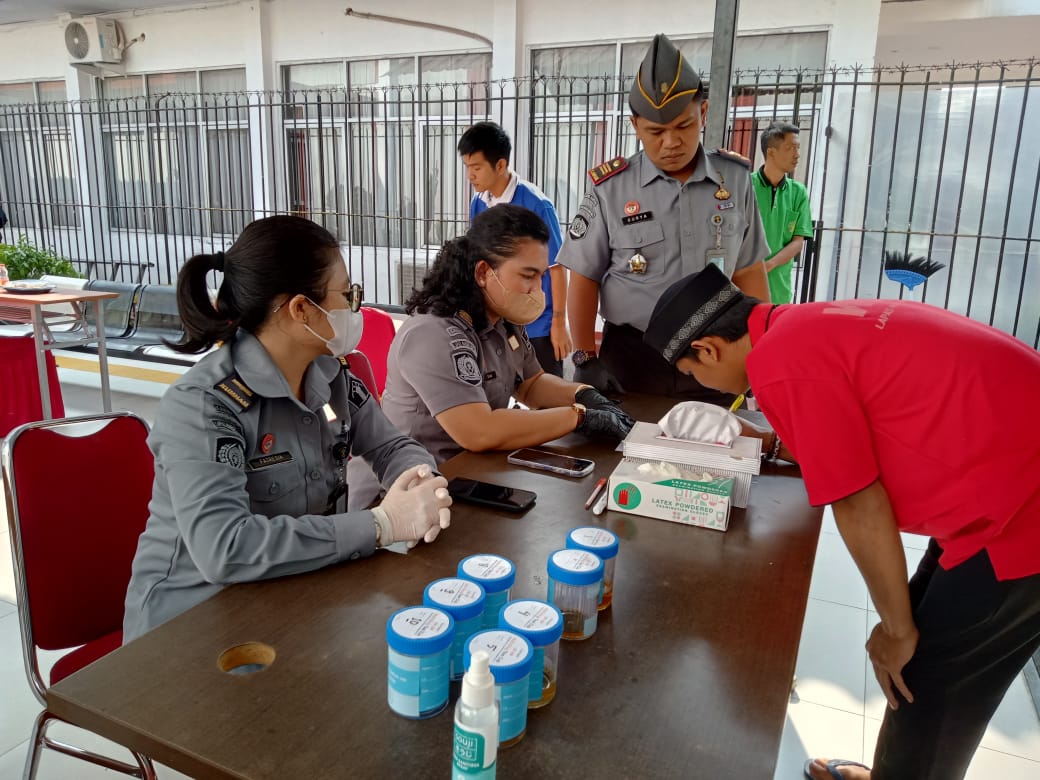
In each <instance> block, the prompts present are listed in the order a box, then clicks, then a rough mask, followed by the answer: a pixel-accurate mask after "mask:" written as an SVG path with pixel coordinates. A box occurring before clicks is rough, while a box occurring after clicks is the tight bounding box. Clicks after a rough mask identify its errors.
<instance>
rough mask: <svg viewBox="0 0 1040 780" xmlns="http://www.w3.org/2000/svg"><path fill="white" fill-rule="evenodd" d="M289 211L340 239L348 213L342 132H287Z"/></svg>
mask: <svg viewBox="0 0 1040 780" xmlns="http://www.w3.org/2000/svg"><path fill="white" fill-rule="evenodd" d="M286 142H287V145H286V154H287V159H286V164H287V166H288V175H289V210H290V211H291V212H292V213H293V214H299V215H300V216H302V217H307V218H308V219H312V220H314V221H315V222H317V223H318V224H320V225H324V226H325V228H326V229H327V230H328V231H329V232H330V233H332V234H333V235H334V236H336V237H337V238H340V237H342V236H341V231H342V230H343V229H344V228H345V226H341V224H340V223H341V221H342V218H343V215H344V214H345V213H346V161H345V159H344V156H343V155H344V146H343V129H342V128H341V127H337V128H322V129H321V130H320V131H319V130H317V129H316V128H314V129H308V130H289V131H287V132H286Z"/></svg>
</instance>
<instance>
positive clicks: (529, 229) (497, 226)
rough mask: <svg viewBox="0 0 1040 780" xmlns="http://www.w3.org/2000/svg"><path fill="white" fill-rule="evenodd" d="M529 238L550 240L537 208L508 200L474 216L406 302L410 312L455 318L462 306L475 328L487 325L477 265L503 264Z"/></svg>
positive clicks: (447, 243)
mask: <svg viewBox="0 0 1040 780" xmlns="http://www.w3.org/2000/svg"><path fill="white" fill-rule="evenodd" d="M524 239H531V240H533V241H537V242H538V243H540V244H548V243H549V229H548V228H547V227H546V226H545V223H544V222H542V218H541V217H539V216H538V215H537V214H535V213H534V212H533V211H531V210H530V209H525V208H524V207H523V206H513V205H511V204H508V203H504V204H501V205H498V206H493V207H491V208H489V209H488V210H487V211H482V212H481V213H480V214H478V215H477V216H476V217H475V218H474V219H473V224H472V225H470V228H469V230H468V231H467V233H466V235H464V236H459V237H458V238H453V239H452V240H450V241H447V242H445V244H444V246H442V247H441V251H440V252H438V253H437V259H436V260H435V261H434V263H433V266H432V267H431V268H430V272H429V273H428V274H427V275H426V278H425V279H423V283H422V287H421V288H419V289H418V290H415V291H414V292H413V293H412V294H411V296H410V297H409V298H408V300H407V301H405V304H404V308H405V311H407V312H408V313H409V314H415V313H416V312H418V313H419V314H427V313H429V314H435V315H437V316H438V317H451V316H453V315H454V314H455V312H457V311H459V310H460V309H461V310H462V311H464V312H466V313H467V314H469V316H470V317H472V318H473V325H474V327H476V328H477V329H478V330H480V329H483V328H484V327H485V326H486V325H487V314H486V313H485V309H484V296H483V294H482V292H481V289H480V287H478V286H477V279H476V274H475V269H476V267H477V263H478V262H480V261H481V260H485V261H487V263H488V265H490V266H491V267H492V268H498V267H499V266H500V265H501V264H502V263H503V262H504V261H506V260H508V259H510V258H511V257H512V256H513V255H515V254H516V251H517V248H518V245H519V243H520V242H521V241H523V240H524Z"/></svg>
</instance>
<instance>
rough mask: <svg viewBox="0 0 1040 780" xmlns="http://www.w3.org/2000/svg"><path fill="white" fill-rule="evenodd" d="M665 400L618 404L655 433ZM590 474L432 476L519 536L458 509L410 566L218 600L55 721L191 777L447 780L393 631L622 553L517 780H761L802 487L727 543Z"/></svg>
mask: <svg viewBox="0 0 1040 780" xmlns="http://www.w3.org/2000/svg"><path fill="white" fill-rule="evenodd" d="M663 405H664V402H663V401H662V400H661V399H657V400H650V399H645V398H644V399H635V398H633V399H631V401H628V400H626V406H627V407H628V408H630V410H633V412H634V414H635V415H636V416H637V417H639V418H641V419H646V420H655V419H657V416H658V415H657V412H659V411H660V410H661V408H662V406H663ZM555 444H556V445H559V446H558V447H556V448H557V449H561V450H563V451H566V452H569V453H572V454H576V455H581V456H590V457H593V458H594V459H595V460H596V471H595V472H594V473H593V474H592V475H590V476H588V477H585V478H583V479H580V480H572V479H567V478H564V477H557V476H554V475H550V474H547V473H542V472H530V471H526V470H523V469H519V468H517V467H513V466H509V465H508V464H507V463H506V455H505V453H493V454H484V455H477V454H471V453H465V454H463V455H461V456H459V457H457V458H455V459H453V460H452V461H450V462H449V463H448V464H446V465H445V467H444V469H443V470H444V472H445V473H446V475H449V476H457V475H461V476H469V477H475V478H480V479H484V480H486V481H492V482H498V483H500V484H505V485H511V486H513V487H523V488H530V489H533V490H535V491H536V492H537V493H538V501H537V504H536V505H535V506H534V508H532V509H531V510H530V511H529V512H528V513H527V514H526V515H523V516H520V517H513V516H509V515H506V514H503V513H496V512H494V511H488V510H484V509H478V508H474V507H468V506H465V505H462V504H459V505H456V507H455V508H454V509H453V514H452V525H451V528H450V529H448V530H447V531H445V532H443V533H442V535H441V537H440V538H439V539H438V540H437V541H436V543H434V544H432V545H420V546H419V547H417V548H416V549H415V550H413V551H412V552H411V553H409V554H408V555H407V556H403V557H402V556H400V555H397V554H394V553H391V552H379V553H377V554H376V555H374V556H373V557H371V558H368V559H365V560H359V561H354V562H350V563H345V564H343V565H339V566H334V567H331V568H328V569H325V570H323V571H319V572H315V573H312V574H306V575H300V576H295V577H287V578H283V579H280V580H273V581H269V582H261V583H253V584H248V585H237V586H234V587H230V588H227V589H226V590H224V591H222V592H221V593H219V594H218V595H217V596H215V597H214V598H212V599H210V600H209V601H207V602H205V603H203V604H201V605H199V606H197V607H195V608H193V609H191V610H190V611H188V612H186V613H185V614H183V615H181V616H179V617H177V618H175V619H173V620H172V621H170V622H169V623H167V624H165V625H163V626H160V627H159V628H157V629H156V630H154V631H152V632H151V633H149V634H146V635H145V636H143V637H141V638H140V639H138V640H137V641H135V642H133V643H131V644H130V645H128V646H126V647H123V648H121V649H119V650H117V651H115V652H114V653H112V654H111V655H108V656H106V657H105V658H103V659H102V660H100V661H98V662H97V663H95V664H93V665H92V666H90V667H88V668H86V669H84V670H82V671H80V672H78V673H76V674H74V675H72V676H71V677H69V678H67V679H65V680H63V681H62V682H60V683H58V684H57V685H56V686H54V687H53V688H51V689H50V690H49V691H48V694H47V705H48V708H49V709H50V710H51V711H52V712H53V713H54V714H56V715H58V716H59V717H62V718H65V719H66V720H69V721H71V722H73V723H77V724H79V725H82V726H85V727H87V728H89V729H92V730H93V731H96V732H98V733H100V734H102V735H104V736H106V737H109V738H111V739H114V740H116V741H117V742H121V743H123V744H125V745H128V746H131V747H133V748H134V749H136V750H139V751H141V752H142V753H145V754H147V755H150V756H151V757H152V758H154V759H155V760H157V761H160V762H162V763H164V764H168V765H169V766H172V767H174V768H176V769H178V770H179V771H181V772H184V773H186V774H189V775H192V776H194V777H205V778H210V777H212V778H315V779H316V778H340V777H341V778H409V779H417V778H445V777H448V776H449V771H450V763H451V750H452V711H453V708H454V701H455V696H456V695H457V691H456V690H454V689H453V692H452V700H451V703H450V705H449V708H448V709H447V710H446V711H445V712H443V713H441V714H440V715H438V716H437V717H435V718H432V719H430V720H426V721H409V720H405V719H403V718H401V717H399V716H397V715H395V714H394V713H392V712H391V711H390V709H389V708H388V706H387V703H386V686H387V682H386V680H387V673H386V640H385V625H386V619H387V617H388V616H389V615H390V614H391V612H393V611H394V610H396V609H398V608H400V607H402V606H406V605H411V604H418V603H420V602H421V600H422V592H423V588H424V586H425V585H426V584H427V583H429V582H430V581H431V580H434V579H436V578H438V577H445V576H451V575H453V574H454V573H455V569H456V565H457V563H458V561H459V560H460V559H462V558H463V557H464V556H466V555H469V554H472V553H478V552H495V553H500V554H503V555H506V556H508V557H509V558H511V559H512V560H513V561H514V562H515V563H516V566H517V582H516V585H515V587H514V588H513V596H514V597H517V596H530V597H544V595H545V587H546V571H545V560H546V557H547V556H548V554H549V553H550V552H551V551H552V550H554V549H556V548H559V547H562V546H563V542H564V537H565V534H566V532H567V531H568V530H569V529H570V528H573V527H575V526H578V525H584V524H602V525H605V526H607V527H609V528H611V529H613V530H615V531H616V532H617V533H618V534H620V536H621V538H622V542H621V550H620V554H619V556H618V559H617V569H616V575H615V587H614V603H613V606H612V608H611V609H610V610H609V611H607V612H605V613H602V614H601V616H600V621H599V627H598V629H597V631H596V634H595V635H594V636H593V637H592V638H590V639H588V640H586V641H584V642H567V643H563V647H561V651H560V652H561V661H560V677H559V692H558V694H557V696H556V699H555V700H554V701H553V702H552V703H551V704H549V705H548V706H547V707H545V708H544V709H541V710H535V711H531V713H530V717H529V720H528V728H527V735H526V737H525V738H524V739H523V741H521V742H520V743H519V744H518V745H516V746H515V747H512V748H509V749H507V750H504V751H503V752H502V753H501V754H500V756H499V762H498V777H499V778H503V779H506V780H508V779H509V778H564V777H567V778H671V777H675V778H771V777H772V776H773V771H774V766H775V764H776V759H777V753H778V751H779V746H780V736H781V732H782V730H783V725H784V718H785V713H786V708H787V701H788V694H789V691H790V688H791V682H792V676H793V674H794V666H795V657H796V655H797V650H798V641H799V637H800V634H801V628H802V619H803V617H804V612H805V603H806V598H807V596H808V589H809V580H810V576H811V572H812V568H813V559H814V556H815V551H816V542H817V537H818V533H819V528H820V518H821V512H820V511H819V510H817V509H811V508H810V507H809V506H808V505H807V502H806V494H805V490H804V487H803V484H802V482H801V480H800V479H799V478H798V472H797V470H796V469H795V468H794V467H790V466H788V467H783V468H772V469H771V471H770V472H769V473H768V474H764V475H763V476H761V477H756V479H755V483H754V485H753V488H752V492H751V505H750V507H749V508H748V509H747V510H746V511H745V510H739V509H738V510H734V512H733V516H732V517H731V520H730V526H729V530H728V531H726V532H725V533H721V532H719V531H713V530H709V529H704V528H694V527H687V526H683V525H677V524H674V523H669V522H665V521H662V520H652V519H649V518H642V517H636V516H633V515H626V514H622V513H617V512H607V513H605V514H604V515H602V516H600V517H599V518H595V517H594V516H593V515H592V514H590V513H589V512H585V511H584V510H583V509H582V506H583V503H584V501H585V499H586V497H587V496H588V494H589V492H590V490H591V488H592V486H593V484H594V482H595V480H596V479H597V478H598V477H600V476H605V475H607V474H609V472H610V471H611V470H612V468H613V466H614V464H615V463H616V462H617V460H618V458H619V457H620V455H619V453H616V452H614V451H613V448H612V447H611V446H608V445H604V444H597V443H590V442H588V441H584V440H580V439H579V437H576V436H570V437H567V438H566V439H562V440H560V441H559V442H556V443H555ZM249 641H259V642H265V643H267V644H269V645H271V646H272V647H274V649H275V651H276V653H277V657H276V658H275V660H274V662H273V663H272V664H271V665H270V666H269V667H268V668H267V669H266V670H264V671H262V672H259V673H256V674H251V675H244V676H236V675H228V674H224V673H222V672H220V671H219V670H218V667H217V658H218V656H219V655H220V654H221V653H222V652H223V651H224V650H226V649H227V648H230V647H232V646H234V645H238V644H240V643H243V642H249Z"/></svg>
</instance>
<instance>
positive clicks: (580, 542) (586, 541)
mask: <svg viewBox="0 0 1040 780" xmlns="http://www.w3.org/2000/svg"><path fill="white" fill-rule="evenodd" d="M566 546H567V547H568V548H570V549H572V550H585V551H587V552H590V553H595V554H596V555H598V556H599V558H600V560H602V561H603V588H602V590H600V596H599V608H600V609H601V610H602V609H606V608H607V607H609V606H610V603H611V601H613V599H614V564H615V563H616V562H617V554H618V548H619V546H620V545H619V543H618V538H617V534H615V533H614V532H613V531H608V530H607V529H606V528H599V527H598V526H594V525H585V526H582V527H580V528H575V529H573V530H572V531H571V532H570V533H569V534H567V543H566Z"/></svg>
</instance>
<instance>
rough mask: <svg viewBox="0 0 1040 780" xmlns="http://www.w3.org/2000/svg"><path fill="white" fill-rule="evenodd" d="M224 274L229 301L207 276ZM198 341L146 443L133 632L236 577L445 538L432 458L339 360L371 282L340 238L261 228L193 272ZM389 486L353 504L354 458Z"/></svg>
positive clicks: (315, 229) (187, 303)
mask: <svg viewBox="0 0 1040 780" xmlns="http://www.w3.org/2000/svg"><path fill="white" fill-rule="evenodd" d="M210 271H221V272H223V274H224V278H223V282H222V283H221V285H220V291H219V293H218V295H217V300H216V304H215V305H214V304H213V303H211V301H210V299H209V296H208V293H207V289H206V278H207V276H208V274H209V272H210ZM177 304H178V308H179V310H180V315H181V320H182V322H183V323H184V329H185V336H184V338H183V340H182V342H181V343H180V344H177V345H174V347H173V348H174V349H177V350H178V351H180V352H187V353H197V352H201V351H204V350H206V349H209V348H210V347H211V346H212V345H213V344H215V343H218V342H219V343H221V347H220V348H219V349H218V350H216V351H215V352H213V353H212V354H210V355H207V356H206V357H204V358H203V359H202V360H200V361H199V363H198V364H197V365H195V366H194V367H193V368H191V369H190V370H189V371H188V372H187V373H185V374H184V376H183V377H181V378H180V379H179V380H177V382H175V383H174V384H173V386H171V387H170V389H169V391H168V392H167V393H166V394H165V395H164V396H163V399H162V401H161V403H160V405H159V410H158V412H157V413H156V419H155V426H154V428H153V429H152V433H151V435H150V436H149V439H148V444H149V447H150V448H151V450H152V454H153V455H154V456H155V483H154V486H153V488H152V501H151V504H150V507H149V508H150V511H151V516H150V517H149V518H148V524H147V526H146V527H145V530H144V533H143V534H142V535H141V538H140V541H139V542H138V547H137V554H136V556H135V557H134V563H133V573H132V576H131V579H130V586H129V589H128V592H127V597H126V613H125V617H124V622H123V637H124V641H129V640H131V639H134V638H135V637H137V636H140V635H141V634H143V633H144V632H146V631H148V630H149V629H151V628H153V627H155V626H156V625H158V624H160V623H162V622H164V621H166V620H169V619H170V618H172V617H174V616H175V615H177V614H179V613H181V612H183V611H184V610H186V609H188V608H189V607H191V606H193V605H195V604H197V603H199V602H201V601H203V600H205V599H207V598H209V597H210V596H212V595H213V594H214V593H216V592H217V591H219V590H220V588H221V587H223V586H224V585H227V584H230V583H234V582H248V581H251V580H260V579H266V578H269V577H278V576H281V575H284V574H295V573H298V572H305V571H311V570H313V569H318V568H320V567H322V566H327V565H328V564H331V563H336V562H338V561H343V560H348V559H350V560H353V559H356V558H359V557H361V556H363V555H370V554H371V553H372V552H373V550H374V549H375V548H376V547H379V546H385V545H388V544H391V543H393V542H395V541H407V542H409V543H412V544H414V543H416V542H418V540H420V539H425V540H426V541H428V542H429V541H433V539H434V538H435V537H436V535H437V533H438V531H439V530H440V529H441V528H447V526H448V523H449V520H450V510H449V509H448V507H449V505H450V504H451V499H450V497H449V496H448V492H447V490H446V484H447V483H446V481H445V479H444V478H443V477H441V476H437V475H435V474H434V473H433V471H432V467H433V464H434V461H433V458H432V457H431V456H430V454H429V453H428V452H427V451H426V450H425V449H424V448H423V447H422V446H421V445H419V444H418V443H416V442H415V441H414V440H413V439H410V438H409V437H407V436H405V435H403V434H402V433H401V432H400V431H398V430H397V429H395V428H394V427H393V426H392V425H391V424H390V423H389V422H388V421H387V419H386V417H384V416H383V413H382V412H381V411H380V409H379V405H378V404H377V403H376V402H375V401H374V400H373V399H372V398H371V397H370V396H369V394H368V391H367V390H366V389H365V386H364V384H362V382H361V381H360V380H358V379H357V378H355V377H353V376H352V375H351V374H350V372H349V370H348V369H347V365H346V362H345V361H344V360H342V359H340V356H342V355H344V354H346V353H348V352H350V351H351V350H352V349H353V348H354V347H355V346H357V343H358V341H359V339H360V338H361V328H362V317H361V314H360V313H359V312H358V309H359V307H360V305H361V288H360V286H358V285H356V284H353V285H352V284H351V283H350V278H349V276H348V275H347V270H346V267H345V266H344V263H343V260H342V258H341V256H340V253H339V245H338V244H337V242H336V239H335V238H333V236H332V235H331V234H330V233H329V232H328V231H327V230H325V229H324V228H322V227H320V226H318V225H316V224H314V223H313V222H310V221H308V220H306V219H301V218H299V217H290V216H277V217H268V218H266V219H261V220H257V221H256V222H253V223H252V224H250V225H248V226H247V227H246V229H245V230H244V231H243V232H242V235H241V236H240V237H239V238H238V240H237V241H236V242H235V243H234V245H233V246H232V247H231V248H230V249H229V250H228V251H227V252H226V253H223V252H217V253H216V254H213V255H196V256H195V257H193V258H191V259H190V260H189V261H188V262H187V263H186V264H185V265H184V268H183V269H182V270H181V272H180V276H179V278H178V281H177ZM351 455H353V456H355V457H361V458H364V459H365V460H366V461H367V462H368V463H369V464H370V465H371V466H372V468H373V469H374V470H375V473H376V474H378V475H379V477H380V480H381V481H382V483H383V484H385V485H389V490H388V491H387V494H386V498H385V499H384V500H383V501H382V503H381V504H380V505H379V506H377V507H375V508H373V509H371V510H366V511H358V512H347V511H346V492H347V485H346V480H345V473H346V462H347V459H348V458H349V457H350V456H351Z"/></svg>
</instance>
